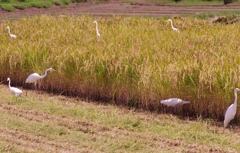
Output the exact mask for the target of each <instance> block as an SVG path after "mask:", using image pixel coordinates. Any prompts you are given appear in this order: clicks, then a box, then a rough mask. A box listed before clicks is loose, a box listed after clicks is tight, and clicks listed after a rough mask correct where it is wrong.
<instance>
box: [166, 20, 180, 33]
mask: <svg viewBox="0 0 240 153" xmlns="http://www.w3.org/2000/svg"><path fill="white" fill-rule="evenodd" d="M167 21H168V22H170V23H171V26H172V29H173V30H174V31H177V32H178V33H179V32H180V31H179V30H178V29H177V28H174V27H173V22H172V20H171V19H168V20H167Z"/></svg>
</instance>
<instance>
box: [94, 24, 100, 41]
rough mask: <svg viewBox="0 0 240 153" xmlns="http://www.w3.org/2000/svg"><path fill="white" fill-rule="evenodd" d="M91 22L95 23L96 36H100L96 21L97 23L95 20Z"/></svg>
mask: <svg viewBox="0 0 240 153" xmlns="http://www.w3.org/2000/svg"><path fill="white" fill-rule="evenodd" d="M93 23H95V24H96V33H97V36H98V37H99V38H100V34H99V32H98V23H97V21H94V22H93Z"/></svg>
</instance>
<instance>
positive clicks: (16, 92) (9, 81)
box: [7, 78, 22, 97]
mask: <svg viewBox="0 0 240 153" xmlns="http://www.w3.org/2000/svg"><path fill="white" fill-rule="evenodd" d="M7 81H8V86H9V89H10V91H11V93H13V94H14V95H15V96H16V97H17V96H19V95H21V94H22V90H20V89H18V88H15V87H11V85H10V84H11V80H10V78H7Z"/></svg>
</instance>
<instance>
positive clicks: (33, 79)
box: [25, 68, 54, 90]
mask: <svg viewBox="0 0 240 153" xmlns="http://www.w3.org/2000/svg"><path fill="white" fill-rule="evenodd" d="M48 71H50V72H51V71H54V69H53V68H48V69H46V70H45V74H44V75H41V76H40V75H39V74H38V73H33V74H30V75H29V76H28V78H27V79H26V81H25V83H34V85H35V90H36V85H37V80H39V79H43V78H45V77H46V76H47V73H48Z"/></svg>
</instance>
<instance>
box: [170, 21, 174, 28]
mask: <svg viewBox="0 0 240 153" xmlns="http://www.w3.org/2000/svg"><path fill="white" fill-rule="evenodd" d="M170 22H171V26H172V29H174V27H173V23H172V21H170Z"/></svg>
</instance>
